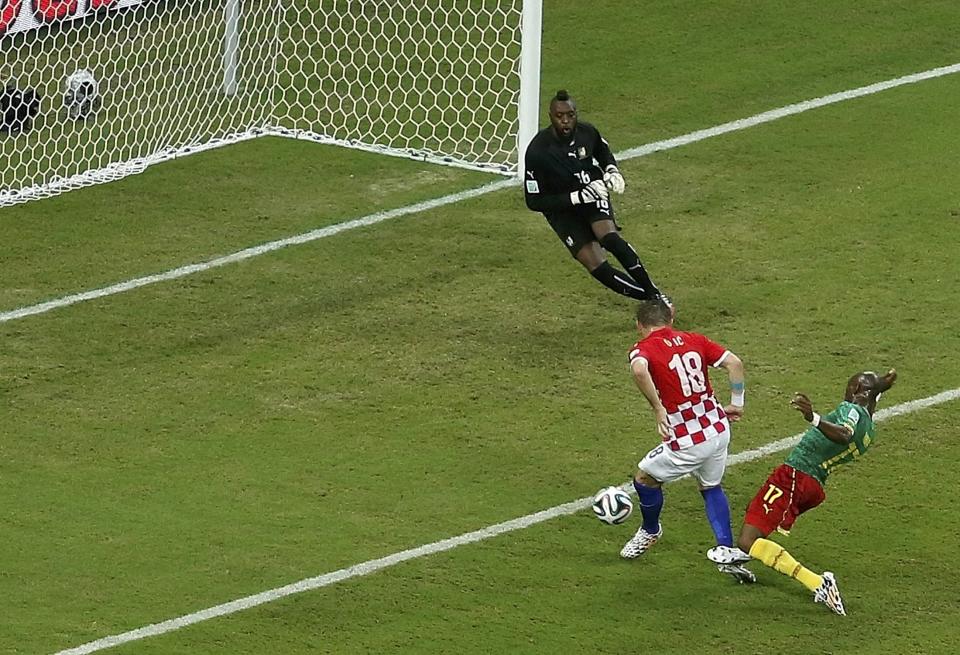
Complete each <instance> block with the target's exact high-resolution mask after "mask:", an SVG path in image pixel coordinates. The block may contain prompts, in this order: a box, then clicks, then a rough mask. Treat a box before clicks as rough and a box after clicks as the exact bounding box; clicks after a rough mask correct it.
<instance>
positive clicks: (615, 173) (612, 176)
mask: <svg viewBox="0 0 960 655" xmlns="http://www.w3.org/2000/svg"><path fill="white" fill-rule="evenodd" d="M606 170H607V172H606V173H604V174H603V181H604V182H605V183H606V185H607V187H609V188H610V189H611V190H612V191H613V192H614V193H623V190H624V189H625V188H626V187H627V183H626V181H625V180H624V179H623V175H621V174H620V169H619V168H617V166H616V164H610V165H609V166H607V169H606Z"/></svg>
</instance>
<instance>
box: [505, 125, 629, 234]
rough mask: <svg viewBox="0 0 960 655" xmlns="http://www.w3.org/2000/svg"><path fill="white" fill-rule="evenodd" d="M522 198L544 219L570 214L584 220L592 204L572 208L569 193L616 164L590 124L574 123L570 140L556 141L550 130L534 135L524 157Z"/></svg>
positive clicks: (595, 178)
mask: <svg viewBox="0 0 960 655" xmlns="http://www.w3.org/2000/svg"><path fill="white" fill-rule="evenodd" d="M524 161H525V163H526V166H525V168H526V172H525V174H524V186H523V191H524V197H525V198H526V201H527V207H529V208H530V209H532V210H533V211H537V212H543V213H544V214H545V215H547V217H549V216H551V215H557V214H574V215H577V216H583V217H585V218H588V217H590V216H592V215H594V214H596V213H597V206H596V205H595V204H584V205H574V204H573V203H572V202H571V201H570V193H571V192H573V191H577V190H579V189H580V188H582V187H583V186H585V185H587V184H589V183H590V181H591V180H599V179H603V171H604V169H605V168H606V167H607V166H609V165H610V164H614V165H615V164H616V163H617V161H616V159H614V157H613V153H612V152H610V145H609V144H608V143H607V142H606V140H604V138H603V137H601V136H600V132H598V131H597V128H595V127H594V126H593V125H591V124H590V123H577V127H576V129H575V130H574V131H573V134H572V135H571V137H570V138H567V139H564V140H560V139H558V138H557V136H556V134H555V133H554V131H553V128H552V127H547V128H545V129H542V130H540V131H539V132H537V135H536V136H535V137H533V140H532V141H530V145H529V146H527V153H526V156H525V158H524Z"/></svg>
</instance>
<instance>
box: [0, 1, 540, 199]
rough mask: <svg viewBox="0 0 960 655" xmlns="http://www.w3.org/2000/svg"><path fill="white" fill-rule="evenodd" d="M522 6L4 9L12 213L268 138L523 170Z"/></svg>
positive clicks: (1, 170) (58, 5)
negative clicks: (15, 207) (17, 207)
mask: <svg viewBox="0 0 960 655" xmlns="http://www.w3.org/2000/svg"><path fill="white" fill-rule="evenodd" d="M522 2H523V0H300V1H297V0H292V1H290V2H283V1H281V0H0V82H2V83H3V84H4V86H5V90H4V92H3V96H2V102H0V110H2V112H0V120H2V124H0V205H10V204H15V203H18V202H24V201H27V200H31V199H34V198H41V197H47V196H51V195H56V194H58V193H62V192H64V191H68V190H70V189H74V188H79V187H83V186H88V185H91V184H97V183H100V182H105V181H109V180H114V179H118V178H120V177H124V176H126V175H130V174H133V173H137V172H140V171H142V170H143V169H144V168H146V167H147V166H149V165H150V164H153V163H156V162H160V161H165V160H168V159H172V158H175V157H180V156H184V155H188V154H192V153H196V152H200V151H203V150H207V149H210V148H214V147H218V146H221V145H226V144H229V143H235V142H238V141H242V140H246V139H251V138H256V137H259V136H266V135H273V136H283V137H293V138H299V139H309V140H313V141H318V142H321V143H331V144H338V145H344V146H349V147H355V148H363V149H367V150H372V151H376V152H382V153H385V154H391V155H397V156H405V157H412V158H418V159H423V160H427V161H435V162H441V163H447V164H451V165H457V166H465V167H469V168H476V169H481V170H490V171H497V172H501V173H505V174H510V173H514V172H515V171H516V170H517V144H516V135H517V129H518V112H517V100H518V96H519V88H520V81H519V80H520V78H519V59H520V16H521V12H522ZM78 71H79V72H81V73H82V74H81V76H80V79H86V80H87V81H88V83H87V84H86V86H83V85H81V91H85V92H86V95H84V93H82V92H81V93H76V84H73V85H71V84H70V83H69V82H70V81H71V80H73V81H74V82H76V78H77V74H78ZM83 74H89V77H88V78H84V77H83ZM90 79H92V80H93V89H92V92H91V85H90V83H89V80H90ZM78 97H79V98H80V99H84V98H85V99H86V103H85V104H82V103H78ZM91 97H92V98H93V99H92V100H91V99H90V98H91Z"/></svg>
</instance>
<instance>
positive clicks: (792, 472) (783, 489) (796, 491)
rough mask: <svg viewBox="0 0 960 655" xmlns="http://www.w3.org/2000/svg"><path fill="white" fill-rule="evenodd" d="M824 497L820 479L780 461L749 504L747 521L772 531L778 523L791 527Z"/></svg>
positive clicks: (764, 532) (745, 520)
mask: <svg viewBox="0 0 960 655" xmlns="http://www.w3.org/2000/svg"><path fill="white" fill-rule="evenodd" d="M824 498H825V496H824V493H823V487H822V486H821V485H820V482H819V481H818V480H817V479H816V478H813V477H810V476H809V475H807V474H806V473H804V472H803V471H798V470H796V469H795V468H793V467H792V466H787V465H786V464H781V465H780V466H778V467H777V468H775V469H774V470H773V473H771V474H770V477H769V478H767V481H766V482H764V483H763V486H762V487H760V491H758V492H757V495H756V496H754V497H753V500H751V501H750V504H749V505H748V506H747V516H746V517H745V518H744V520H743V521H744V523H747V524H748V525H752V526H754V527H755V528H758V529H759V530H760V531H761V532H763V534H764V536H766V535H768V534H770V533H771V532H773V531H774V530H776V529H777V528H778V527H780V528H783V529H784V530H789V529H790V528H792V527H793V522H794V521H796V520H797V517H798V516H800V515H801V514H803V513H804V512H806V511H808V510H811V509H813V508H814V507H816V506H817V505H819V504H820V503H822V502H823V499H824Z"/></svg>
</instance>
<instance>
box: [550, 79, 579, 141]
mask: <svg viewBox="0 0 960 655" xmlns="http://www.w3.org/2000/svg"><path fill="white" fill-rule="evenodd" d="M550 125H552V126H553V132H554V134H556V135H557V136H558V137H559V138H563V139H566V138H568V137H570V136H571V135H572V134H573V131H574V130H575V129H577V103H576V102H574V100H573V98H571V97H570V94H569V93H567V91H566V90H565V89H560V90H559V91H557V92H556V93H555V94H554V96H553V98H551V99H550Z"/></svg>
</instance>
